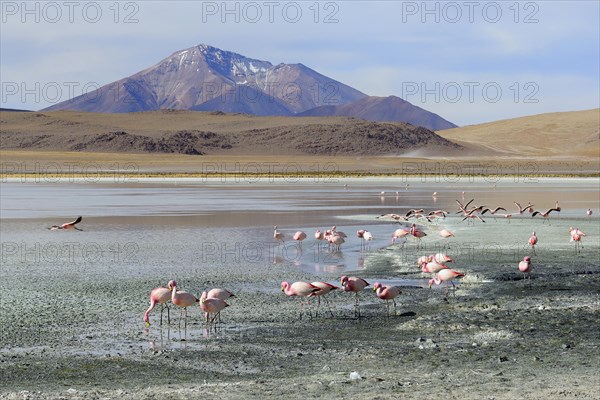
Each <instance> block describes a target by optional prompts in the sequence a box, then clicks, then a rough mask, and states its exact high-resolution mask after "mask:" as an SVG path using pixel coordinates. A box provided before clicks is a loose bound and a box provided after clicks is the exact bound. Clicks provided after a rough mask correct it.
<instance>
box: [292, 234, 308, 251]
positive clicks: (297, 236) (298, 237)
mask: <svg viewBox="0 0 600 400" xmlns="http://www.w3.org/2000/svg"><path fill="white" fill-rule="evenodd" d="M293 239H294V240H296V241H297V242H299V243H300V249H302V241H303V240H304V239H306V233H304V232H302V231H298V232H296V233H294V236H293Z"/></svg>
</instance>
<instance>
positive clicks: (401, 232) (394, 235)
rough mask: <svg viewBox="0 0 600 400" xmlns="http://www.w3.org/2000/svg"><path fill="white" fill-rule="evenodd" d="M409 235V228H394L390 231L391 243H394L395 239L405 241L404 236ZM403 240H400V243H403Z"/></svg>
mask: <svg viewBox="0 0 600 400" xmlns="http://www.w3.org/2000/svg"><path fill="white" fill-rule="evenodd" d="M407 235H410V230H408V229H403V228H400V229H396V230H395V231H394V233H392V244H394V243H396V240H398V239H404V242H405V241H406V238H405V237H406V236H407ZM404 242H402V244H404Z"/></svg>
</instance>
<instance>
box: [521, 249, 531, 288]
mask: <svg viewBox="0 0 600 400" xmlns="http://www.w3.org/2000/svg"><path fill="white" fill-rule="evenodd" d="M532 270H533V266H532V265H531V257H529V256H525V257H524V258H523V261H521V262H520V263H519V271H521V272H522V273H523V282H525V276H526V275H527V277H528V278H529V286H531V271H532Z"/></svg>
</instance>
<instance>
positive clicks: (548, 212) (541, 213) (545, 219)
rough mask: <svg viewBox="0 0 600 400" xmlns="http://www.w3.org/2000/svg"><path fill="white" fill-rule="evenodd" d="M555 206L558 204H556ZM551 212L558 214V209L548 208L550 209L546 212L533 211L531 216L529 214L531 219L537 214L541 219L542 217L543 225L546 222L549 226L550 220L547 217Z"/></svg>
mask: <svg viewBox="0 0 600 400" xmlns="http://www.w3.org/2000/svg"><path fill="white" fill-rule="evenodd" d="M556 204H558V202H557V203H556ZM552 211H556V212H560V207H554V208H550V209H548V211H546V212H541V211H534V212H533V214H531V217H532V218H533V217H535V216H536V215H538V214H539V215H541V216H542V217H544V222H543V223H546V221H548V224H550V220H549V219H548V217H549V216H550V213H551V212H552Z"/></svg>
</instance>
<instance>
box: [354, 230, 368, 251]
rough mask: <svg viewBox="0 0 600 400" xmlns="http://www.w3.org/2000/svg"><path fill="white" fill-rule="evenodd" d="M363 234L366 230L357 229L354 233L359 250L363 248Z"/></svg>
mask: <svg viewBox="0 0 600 400" xmlns="http://www.w3.org/2000/svg"><path fill="white" fill-rule="evenodd" d="M365 232H366V230H364V229H359V230H357V231H356V237H358V238H359V239H360V248H361V249H362V248H363V247H365Z"/></svg>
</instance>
